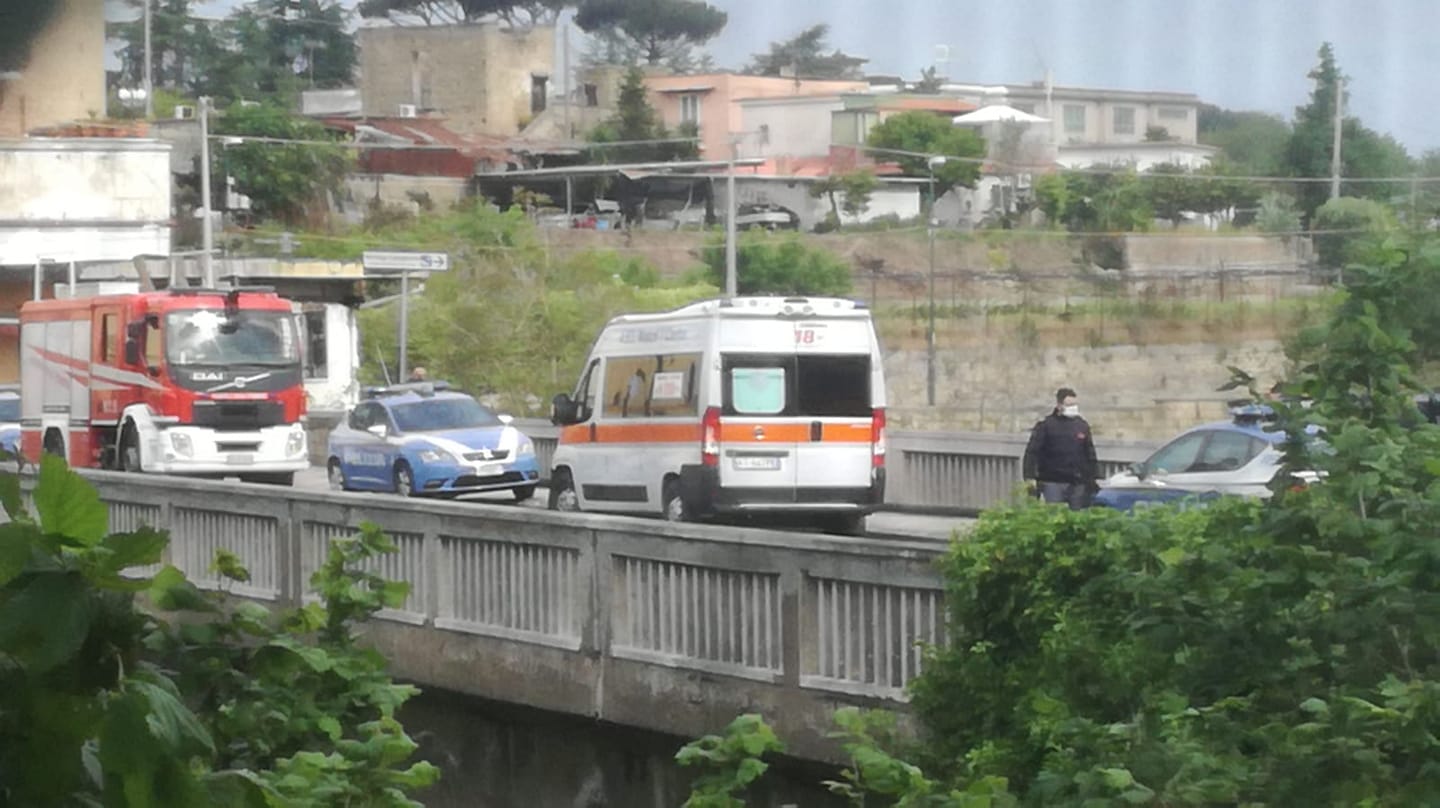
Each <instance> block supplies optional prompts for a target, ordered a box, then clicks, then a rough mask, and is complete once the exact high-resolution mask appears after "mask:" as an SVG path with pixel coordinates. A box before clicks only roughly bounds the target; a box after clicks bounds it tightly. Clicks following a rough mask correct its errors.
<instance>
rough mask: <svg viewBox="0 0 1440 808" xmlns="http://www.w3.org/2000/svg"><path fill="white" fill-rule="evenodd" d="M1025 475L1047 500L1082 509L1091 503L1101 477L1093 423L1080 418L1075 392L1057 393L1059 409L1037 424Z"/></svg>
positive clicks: (1028, 454) (1064, 388)
mask: <svg viewBox="0 0 1440 808" xmlns="http://www.w3.org/2000/svg"><path fill="white" fill-rule="evenodd" d="M1023 476H1024V478H1025V482H1026V484H1027V485H1035V486H1037V487H1038V491H1037V493H1038V494H1039V495H1040V497H1041V498H1043V499H1044V500H1045V501H1046V502H1052V503H1061V502H1063V503H1065V504H1067V505H1069V506H1070V509H1071V510H1074V511H1078V510H1080V509H1082V508H1087V507H1089V506H1090V498H1091V497H1092V496H1093V495H1094V493H1095V490H1096V485H1097V484H1096V480H1097V479H1098V478H1099V477H1100V463H1099V461H1098V460H1096V458H1095V439H1094V437H1093V436H1092V435H1091V434H1090V424H1088V423H1086V422H1085V419H1084V418H1081V417H1080V406H1079V404H1077V403H1076V396H1075V391H1074V390H1071V389H1070V388H1068V387H1062V388H1060V389H1059V390H1057V391H1056V392H1055V410H1054V411H1053V412H1051V413H1050V414H1049V415H1048V416H1046V417H1045V418H1044V419H1043V420H1042V421H1040V422H1039V423H1037V424H1036V425H1035V429H1034V430H1032V431H1031V432H1030V442H1029V443H1028V444H1026V446H1025V461H1024V469H1023Z"/></svg>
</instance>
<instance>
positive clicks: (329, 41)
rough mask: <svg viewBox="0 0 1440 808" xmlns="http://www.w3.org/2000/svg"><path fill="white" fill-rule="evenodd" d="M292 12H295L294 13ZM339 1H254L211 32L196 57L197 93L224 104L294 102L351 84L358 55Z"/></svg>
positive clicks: (343, 8)
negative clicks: (310, 92)
mask: <svg viewBox="0 0 1440 808" xmlns="http://www.w3.org/2000/svg"><path fill="white" fill-rule="evenodd" d="M292 11H296V12H297V13H294V14H292V13H291V12H292ZM349 17H350V12H349V11H347V10H346V9H345V7H344V6H343V5H342V4H341V3H340V2H338V1H337V0H300V5H299V6H294V7H292V6H290V5H289V4H288V0H254V2H253V3H251V4H249V5H246V6H242V7H240V8H237V9H236V10H235V11H234V12H233V13H232V14H231V15H230V16H229V17H226V18H225V19H224V20H222V21H221V22H220V23H219V24H218V25H217V26H215V27H214V28H213V33H212V36H213V44H211V45H210V46H209V47H208V48H207V49H206V50H205V51H202V52H201V53H199V54H197V55H196V58H197V60H198V62H197V66H196V70H197V72H198V74H199V77H200V78H199V79H198V80H197V82H196V87H195V92H196V93H197V94H201V95H209V96H212V97H214V98H217V99H220V100H221V101H235V100H239V99H242V98H243V99H263V100H268V101H277V102H281V103H291V102H293V101H294V100H295V99H296V97H297V96H298V95H299V93H300V91H301V90H302V89H305V88H307V87H343V86H347V85H349V84H351V83H352V81H353V77H354V73H355V64H356V59H357V54H358V52H357V50H356V46H355V39H354V37H352V36H351V35H350V34H349V32H348V31H347V30H346V26H347V23H348V21H349Z"/></svg>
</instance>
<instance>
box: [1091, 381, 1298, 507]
mask: <svg viewBox="0 0 1440 808" xmlns="http://www.w3.org/2000/svg"><path fill="white" fill-rule="evenodd" d="M1273 415H1274V413H1273V411H1272V410H1270V408H1269V407H1266V406H1260V405H1247V406H1237V407H1234V408H1232V409H1231V420H1229V421H1217V422H1215V423H1209V424H1202V425H1201V426H1197V427H1194V428H1192V429H1188V430H1186V431H1185V432H1182V433H1180V435H1178V436H1177V437H1176V438H1175V439H1174V440H1171V441H1170V442H1169V443H1167V444H1165V445H1164V446H1162V447H1160V448H1159V449H1157V450H1156V451H1155V453H1154V454H1152V455H1150V457H1148V458H1146V459H1145V460H1143V461H1141V462H1139V463H1135V464H1133V465H1131V466H1130V468H1129V469H1128V470H1126V471H1122V472H1120V473H1119V474H1116V475H1114V476H1112V477H1110V479H1108V480H1105V481H1104V482H1102V483H1101V484H1100V491H1099V492H1098V493H1096V495H1095V499H1094V501H1093V504H1094V505H1096V506H1098V507H1106V508H1115V509H1117V510H1122V511H1129V510H1132V509H1134V508H1135V507H1137V506H1144V505H1153V504H1159V503H1166V502H1178V501H1181V500H1191V501H1204V500H1209V499H1214V498H1216V497H1220V496H1242V497H1260V498H1264V497H1268V496H1270V494H1271V491H1270V482H1271V480H1273V479H1275V475H1276V473H1277V472H1279V471H1280V466H1281V463H1282V461H1283V459H1284V458H1283V454H1282V446H1281V444H1283V443H1284V442H1285V433H1284V432H1283V431H1281V430H1279V429H1276V428H1275V426H1274V424H1273V423H1272V418H1273ZM1306 433H1307V435H1308V436H1310V437H1311V438H1315V437H1317V433H1316V432H1315V431H1314V430H1313V429H1307V430H1306ZM1296 476H1297V478H1298V480H1297V481H1298V482H1302V483H1307V484H1308V483H1311V482H1314V481H1316V480H1317V479H1319V475H1318V474H1317V473H1314V472H1300V473H1299V474H1297V475H1296Z"/></svg>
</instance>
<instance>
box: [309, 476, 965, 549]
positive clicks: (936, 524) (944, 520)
mask: <svg viewBox="0 0 1440 808" xmlns="http://www.w3.org/2000/svg"><path fill="white" fill-rule="evenodd" d="M295 487H296V488H299V489H301V490H303V491H326V490H329V488H330V483H329V481H328V480H327V479H326V477H325V470H324V469H322V468H319V467H318V466H316V467H312V468H310V469H309V470H307V471H302V472H300V473H299V474H296V475H295ZM376 496H385V495H384V494H376ZM460 501H461V502H464V501H477V502H487V503H493V504H497V505H503V504H506V503H509V504H514V502H515V498H514V497H512V496H511V495H510V494H509V493H501V494H476V495H473V496H469V497H465V498H463V499H461V500H460ZM545 501H546V491H545V489H544V488H541V489H540V490H539V491H537V492H536V494H535V498H534V499H531V500H529V501H528V502H525V503H523V504H521V505H517V506H516V507H521V508H540V509H543V508H544V507H545ZM973 524H975V520H974V519H967V518H964V517H960V516H923V515H919V514H906V513H894V512H889V511H887V512H883V513H876V514H871V515H870V517H869V518H868V519H867V520H866V524H865V529H866V532H867V533H869V534H871V535H874V536H879V537H887V536H897V537H898V536H904V537H908V538H916V539H925V540H930V541H948V540H949V539H950V537H951V536H952V535H954V534H955V532H956V531H959V532H962V533H963V532H965V531H967V530H969V529H970V526H971V525H973Z"/></svg>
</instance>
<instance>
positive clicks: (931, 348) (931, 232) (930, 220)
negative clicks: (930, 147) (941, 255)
mask: <svg viewBox="0 0 1440 808" xmlns="http://www.w3.org/2000/svg"><path fill="white" fill-rule="evenodd" d="M926 164H927V165H928V166H929V168H930V199H929V203H928V204H927V205H926V211H925V224H926V228H925V229H926V233H927V235H928V236H929V239H930V327H929V328H928V329H927V330H926V353H925V401H926V403H928V404H929V405H930V406H931V407H933V406H935V226H936V224H938V222H936V220H935V169H936V168H937V167H939V166H943V165H945V158H944V157H940V156H935V157H931V158H930V159H929V160H928V161H926Z"/></svg>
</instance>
